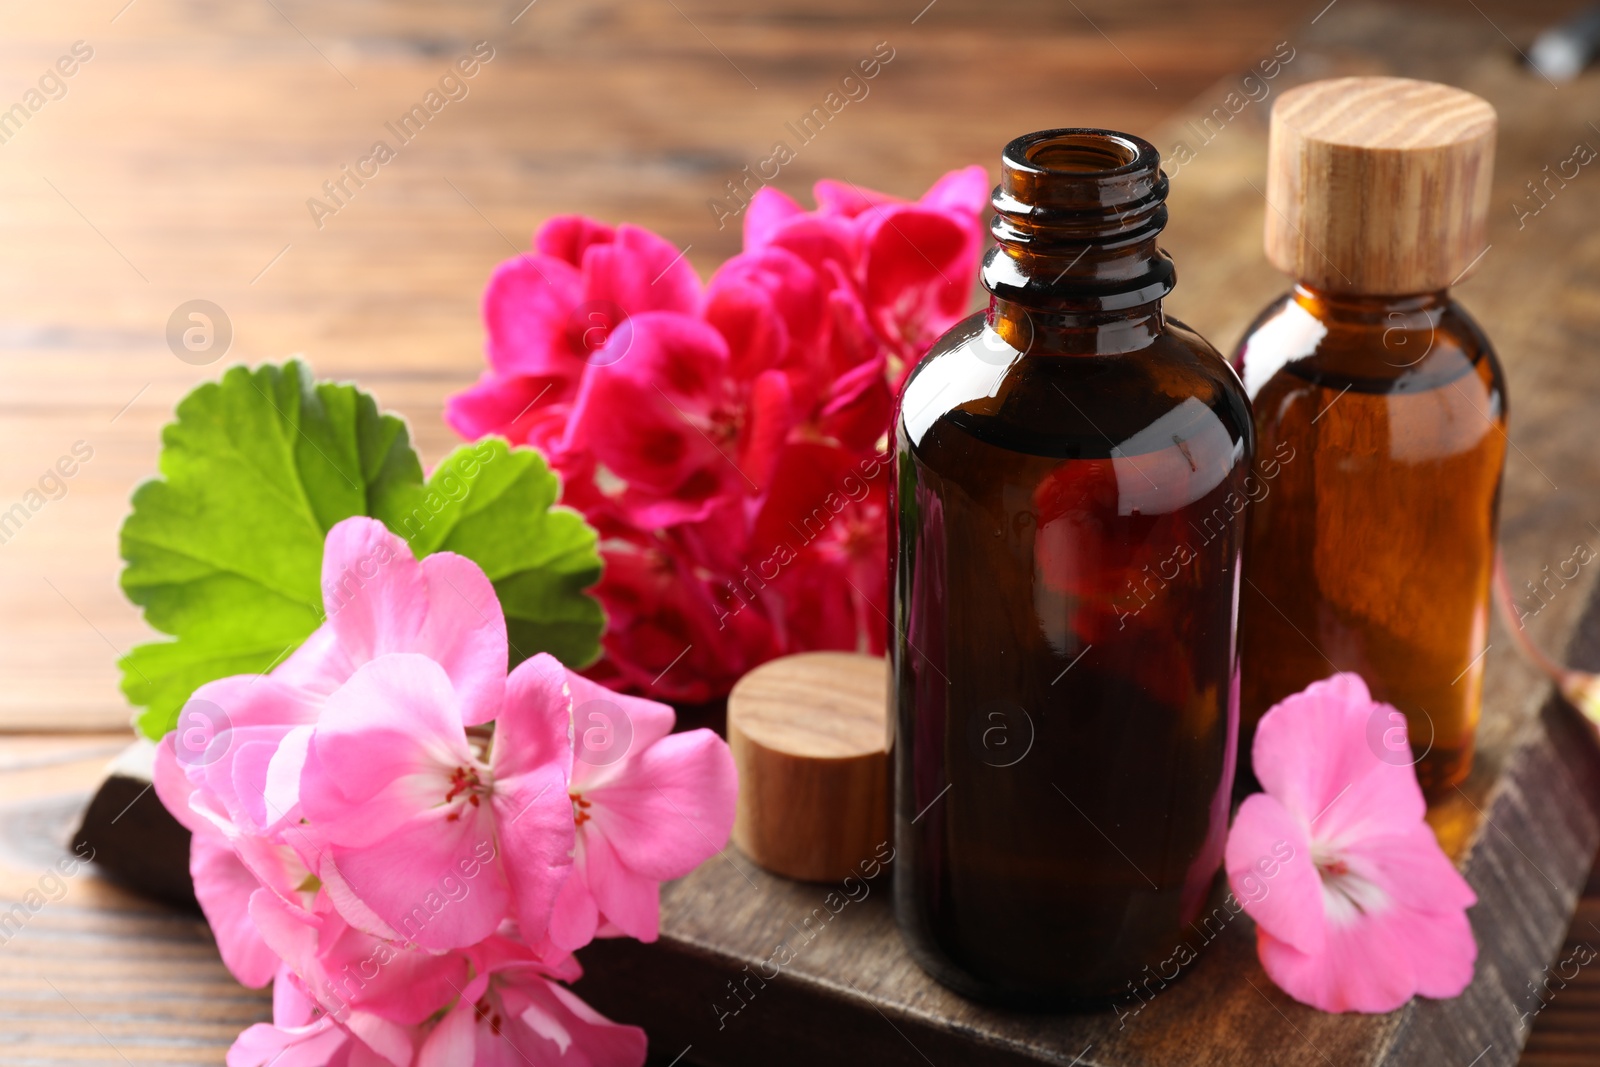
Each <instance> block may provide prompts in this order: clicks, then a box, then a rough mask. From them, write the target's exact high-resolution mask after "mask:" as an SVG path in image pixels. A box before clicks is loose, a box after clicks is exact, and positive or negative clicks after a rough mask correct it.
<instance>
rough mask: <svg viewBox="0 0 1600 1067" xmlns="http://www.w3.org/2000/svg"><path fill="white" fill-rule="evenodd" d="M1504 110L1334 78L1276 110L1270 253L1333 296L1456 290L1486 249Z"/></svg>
mask: <svg viewBox="0 0 1600 1067" xmlns="http://www.w3.org/2000/svg"><path fill="white" fill-rule="evenodd" d="M1495 128H1496V121H1495V113H1494V108H1493V107H1491V106H1490V105H1489V104H1488V102H1487V101H1485V100H1484V99H1483V98H1482V97H1478V96H1474V95H1473V94H1472V93H1469V92H1466V91H1465V90H1462V89H1457V88H1455V87H1454V86H1449V85H1440V84H1439V83H1437V82H1427V81H1417V80H1416V79H1413V78H1373V77H1362V78H1328V79H1324V80H1322V81H1316V82H1311V83H1308V84H1306V85H1300V86H1296V87H1295V88H1293V89H1290V90H1288V91H1287V92H1285V93H1284V94H1283V95H1282V96H1280V97H1279V98H1278V100H1277V103H1275V104H1273V106H1272V133H1271V136H1270V139H1269V146H1268V162H1267V192H1266V198H1267V201H1268V203H1269V204H1270V210H1268V211H1267V212H1266V221H1267V225H1266V251H1267V258H1268V259H1269V260H1271V261H1272V263H1273V265H1274V266H1276V267H1277V268H1278V269H1279V270H1281V271H1283V272H1284V273H1285V274H1287V275H1288V276H1289V277H1291V278H1296V279H1298V280H1300V281H1302V282H1305V283H1306V284H1307V285H1310V286H1311V287H1313V288H1315V289H1319V290H1321V291H1323V292H1343V293H1361V294H1365V295H1387V294H1393V295H1400V294H1407V293H1428V292H1434V291H1436V290H1439V289H1444V288H1448V287H1449V286H1452V285H1455V284H1458V283H1459V282H1461V281H1462V280H1463V279H1464V278H1466V277H1467V275H1468V272H1469V271H1470V270H1471V269H1472V268H1473V267H1474V266H1475V265H1476V264H1477V262H1478V258H1479V253H1481V252H1482V251H1483V249H1484V246H1485V245H1486V244H1488V241H1487V240H1486V238H1485V231H1486V228H1487V227H1486V223H1487V222H1488V215H1489V189H1490V184H1491V182H1492V179H1493V175H1494V142H1495Z"/></svg>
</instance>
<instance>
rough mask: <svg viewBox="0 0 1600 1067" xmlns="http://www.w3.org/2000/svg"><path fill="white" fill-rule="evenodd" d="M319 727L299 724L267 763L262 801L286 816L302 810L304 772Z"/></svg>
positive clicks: (267, 806)
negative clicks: (312, 739)
mask: <svg viewBox="0 0 1600 1067" xmlns="http://www.w3.org/2000/svg"><path fill="white" fill-rule="evenodd" d="M315 730H316V727H314V726H296V727H295V728H294V729H292V730H290V731H289V732H288V733H286V734H284V735H283V740H282V741H280V742H279V743H278V747H277V749H276V750H275V751H274V752H273V753H272V757H271V760H270V762H268V764H267V770H266V777H265V779H264V782H263V789H262V803H263V806H264V807H265V808H266V809H268V810H271V811H274V812H278V813H280V818H282V819H288V818H294V817H297V816H298V814H299V808H300V776H301V773H302V772H303V771H304V769H305V765H306V756H307V754H308V751H309V749H310V747H311V738H312V735H313V733H314V732H315ZM275 822H276V820H275Z"/></svg>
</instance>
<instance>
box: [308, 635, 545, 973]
mask: <svg viewBox="0 0 1600 1067" xmlns="http://www.w3.org/2000/svg"><path fill="white" fill-rule="evenodd" d="M530 664H531V666H529V665H530ZM500 669H501V671H502V672H503V671H504V669H505V668H504V667H503V666H502V667H501V668H500ZM523 669H525V670H529V671H535V672H537V671H546V672H549V671H554V672H555V673H556V676H557V677H558V678H559V677H560V676H561V666H560V664H559V663H557V662H556V661H555V660H554V659H553V658H551V657H550V656H548V655H540V656H536V657H534V658H533V659H530V660H528V661H527V663H525V664H524V665H523V667H521V668H519V670H523ZM557 707H558V708H561V709H564V707H565V705H564V703H561V704H558V705H557ZM466 710H467V709H466V705H465V704H464V702H463V701H462V700H461V699H460V697H459V695H458V694H457V692H456V690H455V689H454V687H452V686H451V684H450V679H449V677H448V675H446V674H445V672H444V670H443V669H442V668H441V667H440V666H439V665H438V664H437V663H435V662H434V661H433V660H431V659H429V658H427V657H426V656H421V655H417V654H415V653H392V654H390V655H386V656H380V657H378V658H377V659H375V660H373V661H372V662H370V663H368V664H366V665H364V666H362V667H361V668H360V669H359V670H357V671H356V673H355V675H354V676H353V677H351V679H350V680H349V681H348V682H346V683H345V685H343V686H342V687H341V688H340V689H338V690H337V691H336V692H334V693H333V694H332V695H331V696H330V697H329V698H328V702H327V708H326V710H325V711H324V713H323V716H322V718H321V720H320V721H319V722H318V723H317V725H316V726H315V727H314V728H311V729H310V732H309V736H308V737H307V739H306V753H305V758H304V769H303V771H302V774H301V777H300V780H299V782H298V789H299V799H300V804H301V808H302V810H303V811H304V812H305V814H306V816H307V817H308V818H309V820H310V822H311V826H312V827H313V828H314V829H313V834H314V839H315V840H316V841H317V842H318V843H319V851H320V852H322V853H323V858H322V862H321V863H320V864H319V866H318V870H317V873H318V875H319V876H320V877H321V878H322V880H323V882H324V883H325V884H327V885H328V886H329V887H330V890H331V891H332V894H333V900H334V904H335V906H337V907H338V908H339V910H340V912H341V913H342V914H343V915H344V916H345V918H346V919H347V920H349V921H350V922H351V923H353V924H355V925H357V926H361V927H364V928H366V929H368V930H369V932H371V933H374V934H378V935H380V936H383V937H387V938H392V939H395V940H410V941H414V942H415V943H416V944H418V945H421V946H423V947H424V948H431V949H435V950H443V949H451V948H461V947H465V946H467V945H471V944H474V943H476V942H478V941H481V940H483V939H484V938H485V937H488V936H489V935H490V934H491V933H493V932H494V931H495V929H496V928H497V927H498V926H499V925H500V923H501V921H502V920H503V919H504V918H506V916H507V914H508V911H509V909H511V908H513V907H514V914H515V916H516V918H517V920H518V921H519V922H520V923H521V924H522V926H523V928H524V930H525V931H526V933H527V934H528V936H530V937H537V936H539V935H540V933H541V932H542V931H543V929H544V926H545V923H546V922H547V920H548V916H549V913H550V909H551V907H552V905H553V903H554V900H555V892H556V889H557V887H558V886H559V885H560V884H561V882H562V880H563V879H564V878H565V876H566V870H565V868H566V866H567V865H568V863H569V862H570V861H569V859H568V856H569V854H570V852H571V849H572V817H571V814H570V810H569V809H568V806H567V801H566V798H565V797H564V796H563V795H562V786H563V784H564V783H563V776H562V774H561V770H560V768H559V766H558V765H556V764H553V763H548V762H542V761H540V759H539V758H538V756H539V753H537V752H536V751H530V750H528V749H526V748H522V747H519V746H516V745H514V744H511V743H508V741H507V738H508V737H509V736H511V735H512V734H513V733H514V732H515V731H516V730H518V729H519V728H520V723H519V722H518V721H517V720H518V719H519V718H521V717H523V716H535V715H537V716H539V717H540V718H541V719H542V718H543V716H544V715H545V714H546V709H542V708H541V709H534V708H531V707H528V706H527V705H517V706H514V707H508V708H506V709H505V711H504V712H503V714H502V715H501V717H500V719H499V721H498V732H497V734H496V737H495V740H494V743H493V744H492V745H491V746H490V748H489V750H488V751H484V748H483V746H482V745H481V744H480V743H478V742H476V741H474V739H472V738H470V737H469V736H468V735H467V731H466ZM558 713H559V712H558ZM469 872H470V874H469ZM464 878H470V886H471V891H470V893H469V894H468V895H467V896H466V897H465V898H464V899H463V900H461V901H459V902H456V903H452V904H451V905H450V906H448V907H445V908H442V909H440V910H438V911H437V912H436V911H435V910H434V909H433V908H431V907H430V906H429V901H430V899H439V898H440V897H442V896H444V895H445V889H444V887H445V886H447V885H449V884H454V883H456V882H459V881H461V880H462V879H464ZM422 920H426V921H422Z"/></svg>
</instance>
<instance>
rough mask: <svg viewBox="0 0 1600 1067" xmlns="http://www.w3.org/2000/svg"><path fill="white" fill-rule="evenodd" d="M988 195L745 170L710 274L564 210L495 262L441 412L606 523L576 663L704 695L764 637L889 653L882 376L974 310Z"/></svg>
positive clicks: (755, 659)
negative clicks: (474, 358) (744, 191)
mask: <svg viewBox="0 0 1600 1067" xmlns="http://www.w3.org/2000/svg"><path fill="white" fill-rule="evenodd" d="M988 193H989V182H988V178H987V175H986V174H985V172H984V170H983V168H981V167H968V168H966V169H965V170H960V171H954V172H952V173H950V174H947V175H945V176H944V177H943V178H942V179H940V180H939V181H938V182H937V183H935V185H934V186H933V188H932V189H930V190H929V191H928V192H927V193H926V194H925V195H924V196H923V197H922V198H921V199H920V200H917V201H913V202H908V201H904V200H899V199H897V198H895V197H891V196H887V195H885V194H883V193H879V192H874V191H871V190H866V189H861V188H859V187H857V186H854V185H851V184H849V183H842V182H821V183H819V184H818V185H817V187H816V198H817V205H818V206H817V208H816V209H815V210H813V211H807V210H806V209H804V208H802V207H801V206H800V205H799V204H798V203H796V202H795V201H794V200H792V199H790V198H789V197H787V196H785V195H784V194H782V193H780V192H778V191H776V190H774V189H771V188H767V189H762V190H761V191H759V192H758V193H757V194H756V196H755V198H754V199H753V201H752V202H751V205H750V209H749V211H748V213H747V214H746V218H745V250H744V252H743V253H742V254H740V255H737V256H735V257H733V258H732V259H730V260H728V261H727V262H726V263H724V264H723V265H722V266H721V267H720V268H719V269H718V270H717V271H716V273H715V274H714V275H713V276H712V277H711V279H710V281H709V282H707V283H706V285H705V286H704V288H703V289H702V288H701V286H700V283H699V280H698V279H697V278H696V277H695V275H694V272H693V270H692V269H691V268H690V267H689V265H688V262H687V260H686V259H685V258H684V257H683V256H682V255H681V254H680V251H679V250H678V249H677V248H676V247H675V246H673V245H672V244H671V243H669V242H667V241H665V240H663V239H661V238H659V237H655V236H653V235H651V234H648V233H647V232H646V231H643V230H639V229H637V228H632V227H627V226H623V227H618V228H617V229H615V230H613V229H612V228H611V227H609V226H606V225H604V224H601V223H598V222H593V221H591V220H587V219H579V218H573V217H564V218H557V219H552V220H550V221H549V222H547V223H546V224H545V225H544V226H543V227H541V228H540V230H539V232H538V234H537V235H536V236H535V239H534V249H533V251H532V253H531V254H528V255H523V256H518V257H516V258H515V259H511V260H508V261H507V262H506V263H504V264H502V265H501V267H500V268H499V269H498V270H497V271H496V272H495V275H494V277H493V278H492V279H491V281H490V283H489V288H488V291H487V292H486V293H485V294H484V323H485V327H486V331H487V334H488V341H487V350H488V352H487V354H488V364H489V369H488V370H487V372H486V373H485V374H484V375H483V377H482V378H481V379H480V380H479V381H478V383H477V384H476V385H474V386H473V387H471V388H470V389H468V390H466V391H464V392H462V393H459V394H457V395H456V396H454V397H452V398H451V400H450V401H449V403H448V405H447V406H446V409H445V418H446V421H448V422H449V423H450V425H451V426H453V427H454V428H455V429H456V430H457V432H459V433H460V434H462V436H464V437H467V438H476V437H479V436H482V435H484V434H490V433H497V434H503V435H505V436H506V437H508V438H509V439H510V440H511V441H512V442H514V443H524V444H531V445H534V446H536V447H538V448H539V449H540V450H541V451H543V452H544V453H545V454H546V455H547V456H548V458H549V459H550V462H551V465H552V466H553V467H554V468H555V469H556V470H557V471H558V472H559V473H560V474H561V476H562V479H563V490H562V500H563V502H564V503H566V504H568V505H570V506H572V507H574V508H577V509H578V510H580V511H582V512H583V514H584V515H585V516H586V517H587V518H588V519H589V521H590V522H591V523H592V524H593V525H594V526H595V528H596V529H598V530H599V531H600V534H601V538H602V539H601V544H600V549H601V553H602V555H603V556H604V558H605V562H606V570H605V575H604V577H603V578H602V579H601V582H600V584H599V585H598V586H597V587H596V589H595V593H596V595H597V596H598V597H599V598H600V600H601V602H602V603H603V604H604V606H605V608H606V614H607V628H606V633H605V637H604V647H605V659H604V661H602V663H600V664H599V665H597V666H596V667H595V668H593V669H592V670H591V671H590V672H589V674H590V676H591V677H593V678H596V679H599V680H603V681H604V682H606V683H607V684H612V685H617V686H620V687H625V688H627V689H630V690H634V691H639V692H644V693H648V694H650V695H652V696H656V697H660V698H663V699H671V700H675V701H682V702H686V703H697V702H701V701H706V700H711V699H714V698H717V697H720V696H723V695H725V694H726V693H727V692H728V690H729V689H731V688H732V686H733V683H734V682H735V681H737V680H738V678H739V677H740V676H741V675H743V674H744V673H745V672H746V671H748V670H749V669H750V668H752V667H755V666H757V665H759V664H760V663H762V662H764V661H765V660H768V659H771V658H772V657H774V656H779V655H784V654H786V653H791V652H803V651H809V650H814V649H844V650H864V651H870V652H880V651H882V649H883V637H884V630H885V623H884V614H883V613H884V612H886V611H887V610H888V605H887V603H886V601H885V599H884V596H885V586H884V581H883V574H884V570H885V566H886V563H885V555H886V551H887V544H886V540H885V536H886V522H885V512H884V508H883V504H884V502H885V500H886V497H887V493H886V489H885V487H884V485H883V484H882V483H883V472H884V471H885V470H886V469H887V464H886V463H885V462H884V460H883V456H882V453H881V449H883V448H884V447H885V442H886V434H887V432H888V429H889V418H890V412H891V410H892V406H893V396H894V390H895V389H896V388H897V387H898V385H899V383H900V382H901V381H902V380H903V378H904V377H905V375H906V374H907V373H909V371H910V369H911V367H912V366H914V365H915V363H916V362H917V361H918V360H919V359H921V357H922V355H923V353H924V352H925V351H926V349H927V347H928V345H929V344H931V343H932V342H933V340H934V339H935V338H937V337H938V336H939V334H941V333H942V332H944V330H945V329H947V328H948V327H949V326H950V325H951V324H953V323H954V322H955V321H956V320H957V319H959V318H960V317H961V316H962V315H964V314H966V313H968V312H969V311H970V310H971V309H972V306H973V294H974V283H975V281H976V276H977V270H978V257H979V252H980V250H981V248H982V246H983V244H984V240H985V238H984V226H985V214H986V206H987V200H988ZM818 462H821V463H822V467H821V469H820V471H819V470H817V469H816V468H815V466H814V465H815V464H816V463H818ZM795 471H804V472H806V475H807V476H805V477H802V478H798V479H797V478H795V477H793V472H795ZM778 516H782V517H783V519H784V520H785V521H784V522H781V523H780V522H776V521H773V520H774V519H775V518H776V517H778Z"/></svg>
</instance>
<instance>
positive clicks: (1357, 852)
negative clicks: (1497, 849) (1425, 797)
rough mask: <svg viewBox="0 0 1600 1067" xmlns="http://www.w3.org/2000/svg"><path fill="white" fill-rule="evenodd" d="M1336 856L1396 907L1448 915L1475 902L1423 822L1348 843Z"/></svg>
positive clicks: (1458, 873) (1475, 898) (1474, 895)
mask: <svg viewBox="0 0 1600 1067" xmlns="http://www.w3.org/2000/svg"><path fill="white" fill-rule="evenodd" d="M1340 856H1341V858H1343V859H1344V860H1345V861H1346V862H1347V863H1348V864H1349V865H1350V867H1351V869H1352V870H1353V871H1355V872H1356V873H1357V874H1358V875H1360V876H1362V877H1364V878H1366V879H1367V880H1369V881H1371V882H1372V883H1374V884H1375V885H1377V886H1378V887H1379V888H1380V889H1382V890H1383V892H1384V895H1385V896H1387V897H1388V898H1390V899H1391V900H1393V901H1394V902H1395V903H1396V904H1398V905H1399V906H1400V907H1402V908H1409V909H1412V910H1416V911H1428V912H1438V913H1448V912H1460V911H1462V910H1463V909H1466V908H1470V907H1471V906H1472V905H1474V904H1476V903H1477V902H1478V898H1477V895H1476V894H1474V893H1473V892H1472V887H1471V886H1469V885H1468V884H1467V880H1466V879H1465V878H1463V877H1461V872H1460V871H1458V870H1456V868H1455V864H1453V863H1451V862H1450V857H1449V856H1446V855H1445V854H1444V849H1442V848H1440V847H1439V839H1438V838H1437V837H1435V836H1434V834H1433V830H1432V829H1430V828H1429V827H1428V824H1427V823H1424V822H1417V823H1415V824H1413V825H1412V826H1411V827H1410V828H1408V829H1406V830H1402V831H1399V832H1391V833H1388V834H1383V835H1375V836H1371V837H1366V838H1363V839H1361V840H1359V841H1355V842H1352V843H1351V844H1350V845H1348V846H1347V847H1346V848H1344V849H1343V850H1342V851H1341V852H1340Z"/></svg>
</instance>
